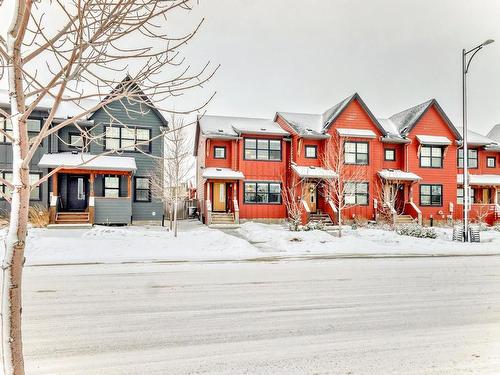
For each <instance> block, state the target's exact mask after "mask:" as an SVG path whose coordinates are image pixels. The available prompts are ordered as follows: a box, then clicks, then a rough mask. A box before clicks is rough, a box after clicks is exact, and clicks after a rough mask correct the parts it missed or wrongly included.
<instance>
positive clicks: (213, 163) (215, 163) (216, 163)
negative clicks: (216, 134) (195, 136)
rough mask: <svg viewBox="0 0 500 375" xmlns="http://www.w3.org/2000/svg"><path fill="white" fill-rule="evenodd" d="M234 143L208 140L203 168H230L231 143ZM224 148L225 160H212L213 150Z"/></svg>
mask: <svg viewBox="0 0 500 375" xmlns="http://www.w3.org/2000/svg"><path fill="white" fill-rule="evenodd" d="M233 142H234V141H227V140H219V139H208V140H207V143H206V144H207V148H208V149H205V152H206V159H205V167H207V168H209V167H218V168H231V167H232V156H233V155H232V154H233V152H232V143H233ZM216 146H218V147H225V148H226V158H225V159H215V158H214V148H215V147H216Z"/></svg>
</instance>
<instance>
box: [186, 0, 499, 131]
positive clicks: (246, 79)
mask: <svg viewBox="0 0 500 375" xmlns="http://www.w3.org/2000/svg"><path fill="white" fill-rule="evenodd" d="M193 16H194V19H196V18H197V17H202V16H203V17H205V24H204V26H203V27H202V29H201V30H200V32H199V34H198V36H197V38H196V40H195V41H194V42H193V43H192V44H191V46H190V47H189V50H188V52H187V54H188V56H189V58H190V59H191V61H192V62H193V63H198V64H199V63H201V62H204V61H206V60H211V61H212V62H215V63H220V64H221V65H222V67H221V70H220V71H219V72H218V74H217V75H216V77H215V78H214V79H213V80H212V82H211V84H210V85H209V86H208V87H207V90H216V91H217V96H216V98H215V99H214V100H213V102H212V103H211V104H210V105H209V107H208V113H211V114H218V115H234V116H257V117H271V116H272V115H273V114H274V112H275V111H277V110H281V111H294V112H306V113H318V112H323V111H324V110H326V109H327V108H328V107H330V106H332V105H333V104H335V103H337V102H339V101H340V100H342V99H343V98H344V97H347V96H348V95H350V94H352V93H354V92H358V93H359V94H360V95H361V96H362V98H363V99H364V100H365V102H366V103H367V105H368V106H369V107H370V108H371V109H372V111H373V112H374V114H375V115H376V116H380V117H384V116H389V115H391V114H393V113H396V112H398V111H401V110H403V109H406V108H409V107H411V106H413V105H416V104H419V103H421V102H423V101H425V100H427V99H429V98H436V99H437V100H438V101H439V103H440V104H441V105H442V107H443V108H444V110H445V111H446V112H447V113H448V115H449V116H450V118H451V120H452V121H453V122H454V123H455V125H456V126H457V127H459V126H460V127H461V126H462V121H461V50H462V48H471V47H474V46H475V45H477V44H479V43H481V42H482V41H484V40H486V39H488V38H492V39H496V40H497V42H496V43H494V44H492V45H489V46H488V47H486V48H485V49H484V50H482V51H480V53H479V54H478V55H476V57H475V58H474V62H473V64H472V66H471V70H470V74H469V81H468V83H469V121H470V122H469V124H470V126H471V127H473V128H475V129H477V130H479V131H481V132H483V133H485V132H487V131H488V129H489V128H490V127H491V126H492V125H493V124H496V123H499V122H500V1H498V0H474V1H472V0H418V1H417V0H414V1H402V0H369V1H366V0H364V1H362V0H309V1H298V0H212V1H210V0H201V1H200V5H199V6H198V7H197V8H196V9H195V11H194V12H193Z"/></svg>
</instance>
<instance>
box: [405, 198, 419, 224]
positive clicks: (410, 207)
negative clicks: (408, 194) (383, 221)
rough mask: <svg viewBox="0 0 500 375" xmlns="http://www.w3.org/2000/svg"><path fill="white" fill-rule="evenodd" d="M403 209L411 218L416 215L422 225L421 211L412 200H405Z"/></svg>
mask: <svg viewBox="0 0 500 375" xmlns="http://www.w3.org/2000/svg"><path fill="white" fill-rule="evenodd" d="M404 211H405V212H407V213H408V215H410V216H411V217H413V218H415V216H416V219H417V220H418V224H419V225H422V211H420V208H418V207H417V205H416V204H415V203H414V202H412V201H410V202H406V204H405V209H404ZM412 214H413V215H412Z"/></svg>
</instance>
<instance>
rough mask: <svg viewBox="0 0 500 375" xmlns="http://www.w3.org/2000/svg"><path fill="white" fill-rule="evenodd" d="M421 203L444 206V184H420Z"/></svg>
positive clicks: (422, 204)
mask: <svg viewBox="0 0 500 375" xmlns="http://www.w3.org/2000/svg"><path fill="white" fill-rule="evenodd" d="M420 205H421V206H442V205H443V186H442V185H428V184H422V185H420Z"/></svg>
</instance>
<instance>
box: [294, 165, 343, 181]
mask: <svg viewBox="0 0 500 375" xmlns="http://www.w3.org/2000/svg"><path fill="white" fill-rule="evenodd" d="M292 169H293V170H294V171H295V173H297V174H298V175H299V177H301V178H326V179H332V178H337V176H338V175H337V173H336V172H335V171H334V170H331V169H325V168H321V167H312V166H311V167H304V166H300V165H292Z"/></svg>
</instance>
